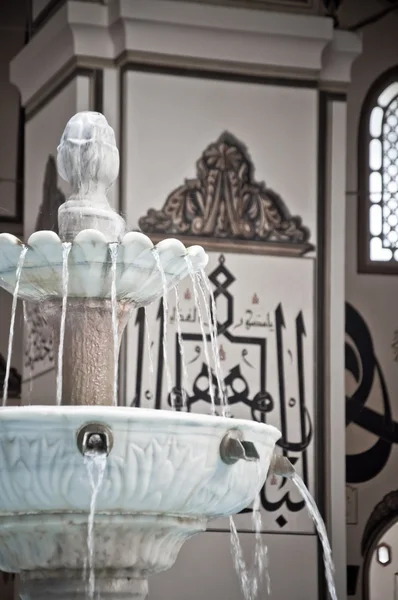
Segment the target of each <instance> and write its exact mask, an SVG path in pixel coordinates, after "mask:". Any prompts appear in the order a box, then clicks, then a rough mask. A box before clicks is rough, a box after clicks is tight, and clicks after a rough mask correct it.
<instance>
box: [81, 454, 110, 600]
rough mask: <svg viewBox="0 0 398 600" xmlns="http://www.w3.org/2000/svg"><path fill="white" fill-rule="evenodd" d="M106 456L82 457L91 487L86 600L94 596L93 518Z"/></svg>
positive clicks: (91, 599)
mask: <svg viewBox="0 0 398 600" xmlns="http://www.w3.org/2000/svg"><path fill="white" fill-rule="evenodd" d="M106 461H107V455H106V454H105V453H102V452H87V453H86V454H85V455H84V464H85V465H86V469H87V475H88V479H89V482H90V486H91V502H90V513H89V517H88V528H87V552H88V557H87V564H88V571H89V574H88V586H87V587H88V589H87V598H88V599H89V600H93V599H94V594H95V564H94V551H95V545H94V517H95V508H96V504H97V498H98V492H99V491H100V488H101V485H102V482H103V479H104V474H105V469H106Z"/></svg>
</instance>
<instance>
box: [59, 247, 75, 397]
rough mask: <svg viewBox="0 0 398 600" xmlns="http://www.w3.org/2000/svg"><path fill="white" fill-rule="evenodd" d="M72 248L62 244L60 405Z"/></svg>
mask: <svg viewBox="0 0 398 600" xmlns="http://www.w3.org/2000/svg"><path fill="white" fill-rule="evenodd" d="M71 247H72V244H71V243H70V242H63V244H62V312H61V326H60V331H59V348H58V372H57V404H58V405H60V404H61V401H62V375H63V374H62V369H63V359H64V339H65V320H66V308H67V304H68V283H69V270H68V257H69V252H70V249H71Z"/></svg>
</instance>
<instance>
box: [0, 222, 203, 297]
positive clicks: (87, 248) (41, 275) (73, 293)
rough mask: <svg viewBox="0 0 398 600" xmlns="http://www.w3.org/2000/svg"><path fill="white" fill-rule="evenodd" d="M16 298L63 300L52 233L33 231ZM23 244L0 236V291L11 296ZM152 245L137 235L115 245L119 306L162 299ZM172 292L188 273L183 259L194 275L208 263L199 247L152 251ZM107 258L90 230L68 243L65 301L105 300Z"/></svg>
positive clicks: (162, 246) (102, 241)
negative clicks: (67, 281)
mask: <svg viewBox="0 0 398 600" xmlns="http://www.w3.org/2000/svg"><path fill="white" fill-rule="evenodd" d="M27 246H28V252H27V254H26V257H25V261H24V265H23V269H22V274H21V281H20V287H19V297H20V298H21V299H23V300H32V301H41V300H44V299H50V298H51V299H54V298H59V297H61V296H62V262H63V259H62V253H63V246H62V242H61V240H60V238H59V237H58V236H57V234H56V233H54V232H53V231H38V232H36V233H34V234H32V235H31V236H30V238H29V239H28V242H27ZM22 248H23V244H22V242H21V241H20V240H19V239H18V238H16V237H14V236H12V235H10V234H5V233H3V234H0V286H1V287H3V288H5V289H6V290H8V291H9V292H11V293H12V292H13V290H14V288H15V283H16V271H17V265H18V260H19V256H20V254H21V250H22ZM154 248H155V247H154V245H153V244H152V242H151V240H150V239H149V238H148V237H147V236H145V235H144V234H142V233H139V232H129V233H127V234H126V235H125V236H124V237H123V239H122V241H121V243H120V244H119V245H118V253H117V270H116V295H117V299H118V300H120V301H126V302H131V303H133V305H134V306H137V307H138V306H143V305H146V304H149V303H150V302H153V301H154V300H156V299H158V298H160V297H161V296H162V294H163V282H162V276H161V272H160V270H159V268H158V265H157V264H156V259H155V255H154ZM156 248H157V251H158V253H159V259H160V263H161V265H162V267H163V269H164V272H165V276H166V281H167V287H168V289H171V288H172V287H173V286H175V285H176V284H177V283H178V282H179V281H181V280H182V279H183V278H184V277H186V276H187V275H188V273H189V271H188V265H187V261H186V260H185V257H186V256H189V258H190V261H191V264H192V267H193V270H194V271H198V270H200V269H203V268H205V267H206V265H207V261H208V257H207V254H206V253H205V252H204V250H203V248H201V247H200V246H191V247H190V248H185V246H184V245H183V244H182V243H181V242H179V241H178V240H176V239H166V240H163V241H162V242H159V243H158V244H157V245H156ZM111 266H112V262H111V255H110V250H109V244H108V242H107V240H106V237H105V236H104V235H103V234H102V233H100V232H98V231H95V230H93V229H90V230H86V231H81V232H80V233H79V234H78V235H77V236H76V238H75V239H74V241H73V244H72V248H71V251H70V253H69V257H68V269H69V285H68V297H69V298H103V299H105V298H108V299H109V298H110V297H111V285H112V272H111Z"/></svg>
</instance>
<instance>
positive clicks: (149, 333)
mask: <svg viewBox="0 0 398 600" xmlns="http://www.w3.org/2000/svg"><path fill="white" fill-rule="evenodd" d="M144 314H145V331H146V341H147V344H148V358H149V372H150V373H151V375H152V374H153V373H154V372H155V370H154V368H153V358H152V340H151V332H150V331H149V320H148V310H147V307H146V306H145V307H144Z"/></svg>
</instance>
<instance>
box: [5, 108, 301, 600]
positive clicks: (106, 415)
mask: <svg viewBox="0 0 398 600" xmlns="http://www.w3.org/2000/svg"><path fill="white" fill-rule="evenodd" d="M57 162H58V171H59V174H60V176H61V177H62V178H63V179H65V180H66V181H67V182H69V184H70V186H71V189H72V195H71V196H70V198H69V199H68V200H67V201H66V202H65V203H64V204H63V205H62V206H61V207H60V209H59V213H58V229H59V236H58V235H57V234H56V233H54V232H52V231H38V232H35V233H33V234H32V235H31V236H30V238H29V239H28V240H27V242H26V244H23V243H22V242H21V241H20V240H18V239H17V238H15V237H14V236H12V235H9V234H1V235H0V285H1V286H2V287H4V288H5V289H6V290H8V291H9V292H10V293H11V294H13V300H14V308H15V304H16V301H17V299H18V298H20V299H22V300H24V301H28V302H36V303H39V304H40V307H41V310H42V313H43V315H44V318H45V319H46V320H47V321H48V323H50V325H52V326H53V331H54V339H55V345H56V348H57V349H58V357H57V366H58V375H57V390H56V391H55V390H54V406H23V407H7V406H3V408H1V409H0V465H1V468H0V569H1V570H3V571H6V572H11V573H19V574H20V595H21V598H23V599H24V600H47V599H48V600H51V599H54V600H55V599H57V600H70V599H72V598H73V599H76V600H77V599H79V600H82V599H83V598H93V597H94V591H95V594H97V593H98V597H99V598H102V599H104V600H105V599H111V598H112V599H114V600H127V599H129V600H131V599H133V598H136V599H143V598H146V596H147V593H148V583H147V580H148V577H149V576H150V575H151V573H156V572H160V571H163V570H166V569H168V568H170V567H171V566H172V565H173V563H174V562H175V560H176V557H177V555H178V552H179V550H180V549H181V546H182V545H183V543H184V542H185V540H187V539H189V538H190V537H192V536H193V535H195V534H197V533H199V532H202V531H204V530H205V529H206V525H207V523H208V522H209V521H210V520H211V519H214V518H217V517H220V516H229V515H233V514H234V513H237V512H239V511H240V510H242V509H243V508H245V507H247V506H248V505H250V504H251V503H252V502H253V501H254V499H255V498H256V496H258V494H259V491H260V489H261V487H262V485H263V484H264V482H265V479H266V477H267V473H268V471H269V468H270V465H271V463H272V470H273V472H274V473H277V474H280V475H286V476H291V475H293V474H294V470H293V467H291V465H290V463H289V462H288V461H287V459H284V458H283V457H281V456H276V455H274V449H275V443H276V442H277V440H278V438H279V437H280V433H279V431H278V430H277V429H275V428H274V427H272V426H270V425H266V424H262V423H257V422H253V421H246V420H239V419H229V418H228V417H227V416H221V417H220V416H211V415H199V414H190V413H187V412H176V411H164V410H147V409H142V408H126V407H119V406H116V403H117V402H116V400H117V364H118V353H119V346H120V340H121V337H122V334H123V330H124V328H125V326H126V324H127V321H128V319H129V317H130V316H131V314H132V312H133V310H134V309H136V308H137V307H140V306H146V305H148V304H150V303H151V302H154V301H155V300H158V299H159V298H161V297H162V296H163V297H165V295H167V292H168V291H169V290H171V289H172V288H173V287H175V286H176V285H177V284H178V282H179V281H181V280H182V279H183V278H185V277H187V276H189V275H191V276H193V275H194V274H195V273H199V272H203V269H204V268H205V267H206V264H207V260H208V258H207V255H206V253H205V252H204V250H203V248H201V247H199V246H192V247H190V248H185V247H184V246H183V244H182V243H181V242H179V241H178V240H175V239H167V240H164V241H162V242H160V243H158V244H157V245H156V246H154V245H153V244H152V242H151V241H150V239H149V238H148V237H146V236H145V235H143V234H142V233H139V232H127V230H126V224H125V222H124V220H123V219H122V217H121V216H120V215H118V214H117V213H116V212H115V211H114V210H113V209H112V208H111V207H110V205H109V203H108V200H107V197H106V192H107V190H108V189H109V188H110V187H111V185H112V184H113V182H114V181H115V180H116V178H117V176H118V171H119V153H118V149H117V147H116V143H115V136H114V132H113V130H112V129H111V127H110V126H109V125H108V123H107V121H106V119H105V117H104V116H103V115H101V114H99V113H90V112H86V113H79V114H77V115H75V116H74V117H72V119H70V121H69V122H68V124H67V126H66V128H65V131H64V133H63V136H62V139H61V142H60V145H59V147H58V160H57ZM13 316H14V315H13ZM12 324H13V323H12ZM10 339H11V340H12V336H10ZM11 345H12V343H11V344H10V348H9V350H10V349H11ZM9 354H10V352H9ZM4 399H6V389H5V394H4ZM4 404H5V403H4ZM94 513H95V515H94ZM96 597H97V596H96Z"/></svg>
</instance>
